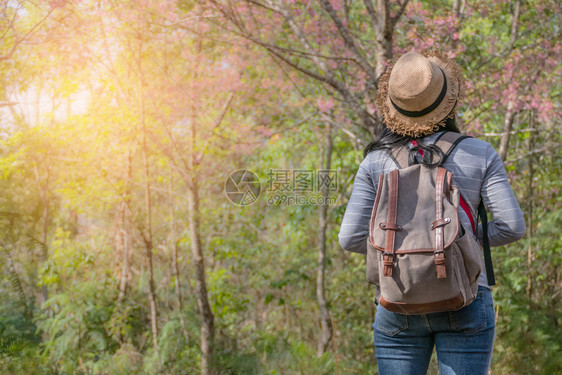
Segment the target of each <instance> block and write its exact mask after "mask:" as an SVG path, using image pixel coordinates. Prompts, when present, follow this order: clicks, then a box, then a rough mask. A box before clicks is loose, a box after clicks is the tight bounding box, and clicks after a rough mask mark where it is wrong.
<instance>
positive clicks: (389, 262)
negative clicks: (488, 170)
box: [367, 132, 494, 314]
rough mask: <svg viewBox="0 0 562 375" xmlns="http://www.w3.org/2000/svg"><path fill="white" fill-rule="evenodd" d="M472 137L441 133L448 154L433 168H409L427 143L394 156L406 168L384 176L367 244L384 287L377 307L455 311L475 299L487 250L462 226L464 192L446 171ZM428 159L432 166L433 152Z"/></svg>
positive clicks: (371, 269)
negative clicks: (453, 153) (457, 150)
mask: <svg viewBox="0 0 562 375" xmlns="http://www.w3.org/2000/svg"><path fill="white" fill-rule="evenodd" d="M465 138H469V137H468V136H463V135H460V134H458V133H454V132H444V133H442V134H441V135H440V137H439V138H438V140H437V141H436V142H435V146H437V147H438V148H439V150H440V151H441V152H440V160H439V161H438V162H437V163H435V167H433V168H430V167H427V166H425V165H422V164H414V165H411V166H408V165H409V164H411V162H412V161H413V160H414V158H413V156H414V154H415V152H419V153H420V154H421V153H422V151H423V149H424V146H417V145H416V146H415V147H413V148H412V149H411V150H408V148H407V147H406V146H404V147H399V148H395V149H394V150H392V152H391V156H392V158H393V159H394V160H395V161H396V164H398V166H399V169H396V170H393V171H391V172H390V173H387V174H383V175H381V176H380V177H379V182H378V188H377V195H376V198H375V203H374V205H373V210H372V214H371V219H370V223H369V238H368V240H367V280H368V281H369V283H371V284H375V285H376V286H377V294H376V296H375V303H380V304H381V305H382V306H383V307H384V308H385V309H387V310H389V311H392V312H396V313H401V314H427V313H434V312H442V311H454V310H458V309H461V308H462V307H464V306H467V305H469V304H470V303H471V302H472V301H474V299H475V298H476V295H477V292H478V276H479V275H480V273H481V269H482V257H481V250H480V245H479V244H478V242H477V241H476V239H475V238H474V236H473V235H472V234H471V233H469V232H468V231H467V229H466V228H464V226H463V224H462V223H461V222H460V220H459V216H458V207H459V202H460V201H461V200H462V197H461V194H460V192H459V190H458V189H457V187H456V185H454V184H453V183H452V172H450V171H448V170H446V169H445V168H443V167H441V165H442V164H443V163H444V162H445V160H446V159H447V157H448V156H449V154H450V153H451V151H452V150H453V149H454V147H455V146H456V145H457V144H458V143H459V142H460V141H462V140H463V139H465ZM432 147H434V146H432ZM434 149H435V147H434ZM420 150H422V151H420ZM426 150H427V149H426ZM423 157H424V159H426V158H427V159H429V160H428V163H429V164H431V162H432V160H431V159H432V157H433V156H432V154H431V153H430V152H427V151H426V152H425V155H423ZM427 159H426V160H427ZM465 206H466V204H465ZM480 206H481V207H479V209H478V210H479V214H480V217H481V218H482V222H483V228H484V245H485V248H486V247H487V252H488V254H486V251H485V258H486V270H487V275H488V280H489V283H491V285H493V284H494V281H493V270H492V268H491V258H490V263H489V265H488V260H489V259H488V258H489V246H487V245H488V241H487V240H488V239H487V230H486V224H487V223H486V217H485V208H484V206H483V204H482V203H481V205H480ZM466 212H467V215H468V216H469V218H472V215H471V214H470V212H469V211H468V210H466ZM482 212H483V213H484V217H483V216H482ZM471 222H472V219H471ZM488 266H489V267H488Z"/></svg>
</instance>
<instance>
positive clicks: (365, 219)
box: [338, 158, 377, 254]
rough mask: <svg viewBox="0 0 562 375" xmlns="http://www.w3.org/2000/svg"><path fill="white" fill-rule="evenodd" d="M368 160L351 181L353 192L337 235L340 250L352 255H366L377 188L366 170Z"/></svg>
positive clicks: (364, 161)
mask: <svg viewBox="0 0 562 375" xmlns="http://www.w3.org/2000/svg"><path fill="white" fill-rule="evenodd" d="M368 159H369V158H365V159H364V160H363V162H362V163H361V164H360V165H359V170H358V171H357V174H356V175H355V180H354V181H353V190H352V192H351V197H350V198H349V203H348V204H347V208H346V210H345V214H344V215H343V220H342V224H341V227H340V233H339V236H338V237H339V243H340V246H341V247H342V248H344V249H345V250H347V251H352V252H354V253H361V254H366V253H367V238H368V237H369V220H370V218H371V212H372V210H373V204H374V203H375V195H376V191H377V187H376V186H375V184H374V183H373V181H372V179H371V176H370V174H369V170H368V164H369V161H368Z"/></svg>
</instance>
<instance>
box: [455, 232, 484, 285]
mask: <svg viewBox="0 0 562 375" xmlns="http://www.w3.org/2000/svg"><path fill="white" fill-rule="evenodd" d="M459 224H460V226H461V232H462V234H461V236H460V238H458V239H457V240H456V241H455V246H457V247H458V249H459V250H460V253H461V254H462V258H463V261H464V268H465V270H466V274H467V276H468V280H469V282H470V283H474V282H476V281H477V280H478V276H480V273H481V272H482V255H481V250H480V245H479V244H478V242H477V241H476V239H475V238H474V237H473V236H472V234H470V233H469V232H468V231H467V230H466V228H465V227H464V225H462V223H459Z"/></svg>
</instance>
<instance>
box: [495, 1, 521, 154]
mask: <svg viewBox="0 0 562 375" xmlns="http://www.w3.org/2000/svg"><path fill="white" fill-rule="evenodd" d="M520 14H521V0H515V4H514V7H513V13H512V15H511V37H510V41H509V48H510V49H512V48H513V46H514V44H515V41H516V40H517V33H518V30H519V16H520ZM514 107H515V103H514V102H513V100H510V101H509V103H508V104H507V110H506V112H505V120H504V124H503V132H502V135H501V138H500V149H499V150H498V154H499V155H500V158H501V159H502V160H503V161H505V159H506V158H507V150H508V148H509V137H510V133H511V129H512V128H513V119H514V118H515V115H516V113H515V110H514Z"/></svg>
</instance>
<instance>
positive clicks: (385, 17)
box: [374, 0, 406, 77]
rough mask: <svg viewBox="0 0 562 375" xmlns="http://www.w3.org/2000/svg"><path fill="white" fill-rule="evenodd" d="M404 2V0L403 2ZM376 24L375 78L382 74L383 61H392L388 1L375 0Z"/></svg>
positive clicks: (391, 30) (390, 20) (390, 19)
mask: <svg viewBox="0 0 562 375" xmlns="http://www.w3.org/2000/svg"><path fill="white" fill-rule="evenodd" d="M404 1H406V0H404ZM375 6H376V14H377V23H376V24H375V25H374V26H375V33H376V34H375V35H376V36H375V42H376V43H375V53H376V55H375V59H376V66H375V74H376V76H377V77H380V75H381V74H382V73H383V72H384V70H385V66H384V62H385V61H390V60H391V59H392V33H393V32H394V27H393V24H392V18H391V17H390V1H389V0H376V4H375Z"/></svg>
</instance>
